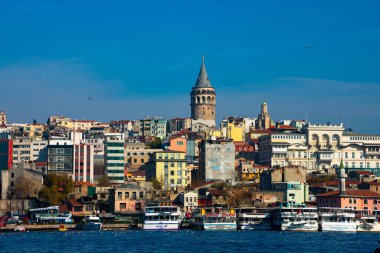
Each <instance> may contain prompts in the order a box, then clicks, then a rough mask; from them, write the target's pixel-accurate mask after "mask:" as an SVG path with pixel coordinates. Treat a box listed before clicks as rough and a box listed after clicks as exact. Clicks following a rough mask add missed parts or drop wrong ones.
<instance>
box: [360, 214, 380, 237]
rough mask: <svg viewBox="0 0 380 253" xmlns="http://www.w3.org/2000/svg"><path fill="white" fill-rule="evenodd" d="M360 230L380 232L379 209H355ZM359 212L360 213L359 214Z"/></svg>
mask: <svg viewBox="0 0 380 253" xmlns="http://www.w3.org/2000/svg"><path fill="white" fill-rule="evenodd" d="M355 213H356V217H357V219H356V225H357V231H358V232H380V223H379V219H378V213H377V211H372V212H370V211H369V210H360V211H358V210H355ZM358 213H359V214H358Z"/></svg>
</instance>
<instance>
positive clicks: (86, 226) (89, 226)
mask: <svg viewBox="0 0 380 253" xmlns="http://www.w3.org/2000/svg"><path fill="white" fill-rule="evenodd" d="M79 229H80V230H85V231H96V230H101V229H102V223H83V224H81V225H80V227H79Z"/></svg>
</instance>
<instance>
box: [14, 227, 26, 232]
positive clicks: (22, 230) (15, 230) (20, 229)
mask: <svg viewBox="0 0 380 253" xmlns="http://www.w3.org/2000/svg"><path fill="white" fill-rule="evenodd" d="M13 231H14V232H26V229H25V228H24V227H23V226H17V227H16V228H15V229H14V230H13Z"/></svg>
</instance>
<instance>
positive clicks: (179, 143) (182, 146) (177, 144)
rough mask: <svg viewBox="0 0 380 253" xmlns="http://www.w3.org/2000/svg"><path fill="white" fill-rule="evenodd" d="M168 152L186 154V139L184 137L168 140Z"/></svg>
mask: <svg viewBox="0 0 380 253" xmlns="http://www.w3.org/2000/svg"><path fill="white" fill-rule="evenodd" d="M169 149H170V150H172V151H179V152H186V138H184V137H176V138H172V139H171V140H170V147H169Z"/></svg>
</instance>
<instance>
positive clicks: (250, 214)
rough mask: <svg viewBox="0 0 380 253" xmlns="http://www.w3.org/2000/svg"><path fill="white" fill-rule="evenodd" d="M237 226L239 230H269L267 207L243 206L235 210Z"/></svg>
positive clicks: (270, 227)
mask: <svg viewBox="0 0 380 253" xmlns="http://www.w3.org/2000/svg"><path fill="white" fill-rule="evenodd" d="M235 212H236V215H237V227H238V229H241V230H271V229H272V226H271V223H270V215H269V209H267V208H255V207H243V208H239V209H236V210H235Z"/></svg>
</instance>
